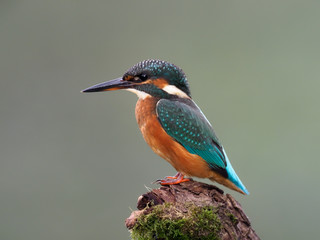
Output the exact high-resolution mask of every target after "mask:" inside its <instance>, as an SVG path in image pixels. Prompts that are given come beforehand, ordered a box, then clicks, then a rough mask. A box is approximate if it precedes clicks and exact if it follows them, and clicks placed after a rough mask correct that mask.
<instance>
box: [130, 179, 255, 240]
mask: <svg viewBox="0 0 320 240" xmlns="http://www.w3.org/2000/svg"><path fill="white" fill-rule="evenodd" d="M137 208H138V209H139V210H138V211H134V212H132V214H131V216H130V217H129V218H128V219H127V220H126V226H127V228H128V229H129V230H130V231H131V236H132V239H134V240H149V239H150V240H151V239H158V240H162V239H165V240H175V239H177V240H178V239H179V240H191V239H192V240H196V239H201V240H209V239H210V240H211V239H212V240H215V239H217V240H218V239H221V240H226V239H252V240H256V239H260V238H259V237H258V235H257V234H256V233H255V231H254V230H253V229H252V227H251V223H250V221H249V219H248V217H247V216H246V215H245V214H244V212H243V211H242V207H241V205H240V204H239V203H238V202H237V201H236V200H235V199H234V198H233V197H232V196H231V195H230V194H226V195H225V194H224V193H223V191H222V190H221V189H219V188H217V187H216V186H213V185H208V184H205V183H200V182H197V181H189V182H185V183H181V184H178V185H170V186H162V187H160V188H159V189H153V190H152V191H150V192H148V193H146V194H143V195H142V196H140V197H139V199H138V207H137Z"/></svg>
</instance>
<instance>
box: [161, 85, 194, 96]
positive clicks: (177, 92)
mask: <svg viewBox="0 0 320 240" xmlns="http://www.w3.org/2000/svg"><path fill="white" fill-rule="evenodd" d="M162 90H163V91H166V92H167V93H169V94H172V95H176V96H178V97H182V98H190V97H189V96H188V95H187V94H186V93H185V92H183V91H181V90H180V89H179V88H177V87H176V86H174V85H167V86H165V87H164V88H162Z"/></svg>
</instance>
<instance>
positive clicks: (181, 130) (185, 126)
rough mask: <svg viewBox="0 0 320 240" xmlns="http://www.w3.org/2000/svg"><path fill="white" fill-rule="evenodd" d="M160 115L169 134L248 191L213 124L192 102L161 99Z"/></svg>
mask: <svg viewBox="0 0 320 240" xmlns="http://www.w3.org/2000/svg"><path fill="white" fill-rule="evenodd" d="M156 111H157V116H158V119H159V121H160V123H161V125H162V127H163V128H164V130H165V131H166V133H167V134H168V135H169V136H171V137H173V138H174V139H175V140H176V141H177V142H179V143H180V144H181V145H182V146H183V147H184V148H185V149H186V150H187V151H188V152H190V153H192V154H197V155H199V156H200V157H202V158H203V159H204V160H205V161H206V162H207V163H208V164H209V166H210V167H211V168H212V169H213V170H215V171H217V172H219V173H220V174H221V175H222V176H224V177H226V178H228V179H229V180H231V181H232V182H233V183H234V184H235V185H236V186H238V187H239V188H240V189H242V190H243V191H244V192H247V190H246V188H245V187H244V185H243V184H242V183H241V181H240V179H239V178H238V176H237V174H236V173H235V171H234V170H233V168H232V166H231V163H230V162H229V159H228V157H227V155H226V154H225V151H224V149H223V147H222V145H221V144H220V142H219V140H218V138H217V136H216V134H215V133H214V131H213V129H212V126H211V124H210V123H209V121H208V120H207V119H206V117H205V116H204V114H203V113H202V112H201V110H200V109H199V108H198V107H197V105H196V104H195V103H194V102H193V101H192V100H191V99H176V100H172V99H170V100H169V99H161V100H159V102H158V103H157V108H156Z"/></svg>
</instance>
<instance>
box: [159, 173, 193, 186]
mask: <svg viewBox="0 0 320 240" xmlns="http://www.w3.org/2000/svg"><path fill="white" fill-rule="evenodd" d="M188 181H190V179H189V178H184V175H183V174H182V173H179V172H178V173H177V174H176V175H175V176H173V177H165V179H160V180H157V181H155V183H160V184H161V185H174V184H179V183H182V182H188Z"/></svg>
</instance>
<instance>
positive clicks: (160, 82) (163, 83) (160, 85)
mask: <svg viewBox="0 0 320 240" xmlns="http://www.w3.org/2000/svg"><path fill="white" fill-rule="evenodd" d="M152 83H153V84H154V85H156V86H157V87H158V88H160V89H162V88H164V87H165V86H167V85H168V81H167V80H166V79H164V78H157V79H155V80H153V81H152Z"/></svg>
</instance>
